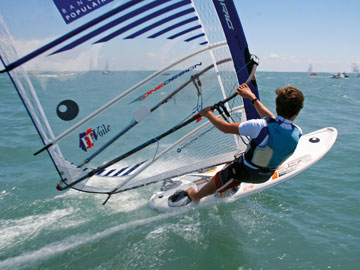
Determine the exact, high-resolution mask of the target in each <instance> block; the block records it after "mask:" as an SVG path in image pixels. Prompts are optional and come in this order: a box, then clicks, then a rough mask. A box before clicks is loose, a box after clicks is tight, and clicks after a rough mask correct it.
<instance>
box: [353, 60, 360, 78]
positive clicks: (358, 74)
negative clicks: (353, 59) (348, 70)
mask: <svg viewBox="0 0 360 270" xmlns="http://www.w3.org/2000/svg"><path fill="white" fill-rule="evenodd" d="M352 70H353V72H354V73H355V74H357V77H358V78H360V72H359V67H358V65H357V64H356V63H352Z"/></svg>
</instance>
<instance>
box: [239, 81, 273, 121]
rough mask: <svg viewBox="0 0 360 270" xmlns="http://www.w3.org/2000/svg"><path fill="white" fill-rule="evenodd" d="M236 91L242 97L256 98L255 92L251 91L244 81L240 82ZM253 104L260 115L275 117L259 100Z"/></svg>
mask: <svg viewBox="0 0 360 270" xmlns="http://www.w3.org/2000/svg"><path fill="white" fill-rule="evenodd" d="M236 93H238V94H239V95H240V96H242V97H243V98H248V99H250V100H254V99H256V96H255V94H254V93H253V92H252V91H251V89H250V88H249V86H248V85H247V84H246V83H243V84H241V85H240V86H239V87H238V88H237V89H236ZM253 104H254V107H255V109H256V111H257V112H258V114H259V115H260V117H266V116H268V117H271V118H275V115H274V114H273V113H272V112H271V111H270V110H269V109H268V108H266V107H265V105H264V104H262V102H261V101H260V100H258V99H257V100H256V101H255V102H254V103H253Z"/></svg>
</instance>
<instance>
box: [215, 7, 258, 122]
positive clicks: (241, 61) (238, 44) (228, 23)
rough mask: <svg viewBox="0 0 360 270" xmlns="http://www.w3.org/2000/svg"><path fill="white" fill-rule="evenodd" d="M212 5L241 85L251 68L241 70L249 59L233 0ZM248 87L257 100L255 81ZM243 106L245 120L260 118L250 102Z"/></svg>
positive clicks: (246, 100)
mask: <svg viewBox="0 0 360 270" xmlns="http://www.w3.org/2000/svg"><path fill="white" fill-rule="evenodd" d="M213 3H214V5H215V8H216V11H217V14H218V16H219V19H220V22H221V25H222V27H223V30H224V33H225V36H226V40H227V43H228V46H229V49H230V52H231V55H232V58H233V62H234V66H235V70H236V73H237V78H238V80H239V84H241V83H243V82H245V81H246V79H247V78H248V77H249V74H250V71H251V67H249V66H248V68H247V69H246V68H245V69H244V68H242V67H244V66H245V65H248V63H249V62H250V57H251V55H250V53H249V48H248V44H247V42H246V38H245V34H244V30H243V28H242V25H241V22H240V19H239V16H238V14H237V11H236V8H235V5H234V2H233V0H213ZM249 87H250V89H251V90H252V92H253V93H254V94H255V95H256V96H257V97H258V98H259V92H258V89H257V84H256V81H255V80H252V81H251V82H250V83H249ZM259 99H260V98H259ZM244 106H245V111H246V117H247V119H256V118H259V117H260V116H259V114H258V113H257V111H256V110H255V108H254V106H253V105H252V104H251V102H250V100H248V99H244Z"/></svg>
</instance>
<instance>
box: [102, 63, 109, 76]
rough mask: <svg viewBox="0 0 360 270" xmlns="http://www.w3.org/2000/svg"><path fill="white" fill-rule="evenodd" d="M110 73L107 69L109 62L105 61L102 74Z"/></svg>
mask: <svg viewBox="0 0 360 270" xmlns="http://www.w3.org/2000/svg"><path fill="white" fill-rule="evenodd" d="M110 73H111V71H110V70H109V62H106V64H105V69H104V71H103V74H110Z"/></svg>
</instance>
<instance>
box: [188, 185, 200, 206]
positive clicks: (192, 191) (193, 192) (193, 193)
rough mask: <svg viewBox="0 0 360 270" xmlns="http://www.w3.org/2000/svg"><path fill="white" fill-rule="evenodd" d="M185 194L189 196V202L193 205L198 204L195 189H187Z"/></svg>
mask: <svg viewBox="0 0 360 270" xmlns="http://www.w3.org/2000/svg"><path fill="white" fill-rule="evenodd" d="M186 193H187V194H188V195H189V197H190V198H191V200H192V201H193V202H194V203H196V204H198V203H199V199H197V198H196V193H197V192H196V191H195V189H193V188H189V189H188V190H186Z"/></svg>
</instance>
